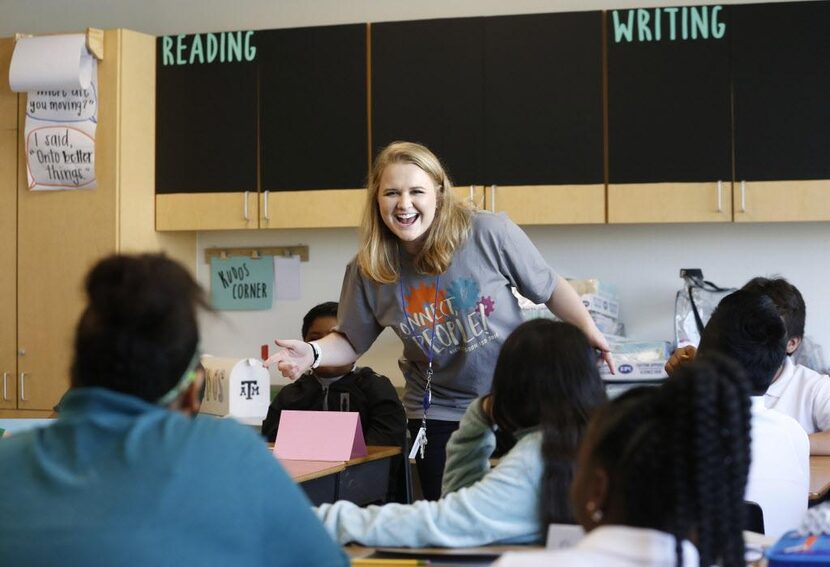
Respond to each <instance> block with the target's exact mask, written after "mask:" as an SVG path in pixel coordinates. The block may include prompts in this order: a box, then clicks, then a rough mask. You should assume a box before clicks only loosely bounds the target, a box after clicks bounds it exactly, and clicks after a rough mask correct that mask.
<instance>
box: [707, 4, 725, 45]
mask: <svg viewBox="0 0 830 567" xmlns="http://www.w3.org/2000/svg"><path fill="white" fill-rule="evenodd" d="M722 9H723V6H713V7H712V17H711V18H709V22H710V24H711V26H712V37H714V38H715V39H720V38H722V37H723V36H724V34H726V24H724V23H723V22H719V21H718V14H719V13H720V11H721V10H722Z"/></svg>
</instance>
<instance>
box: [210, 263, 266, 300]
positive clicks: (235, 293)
mask: <svg viewBox="0 0 830 567" xmlns="http://www.w3.org/2000/svg"><path fill="white" fill-rule="evenodd" d="M273 301H274V262H273V260H272V259H271V258H270V257H267V256H266V257H264V258H250V257H247V256H231V257H229V258H211V261H210V303H211V305H212V306H213V308H214V309H217V310H221V311H257V310H266V309H271V305H272V304H273Z"/></svg>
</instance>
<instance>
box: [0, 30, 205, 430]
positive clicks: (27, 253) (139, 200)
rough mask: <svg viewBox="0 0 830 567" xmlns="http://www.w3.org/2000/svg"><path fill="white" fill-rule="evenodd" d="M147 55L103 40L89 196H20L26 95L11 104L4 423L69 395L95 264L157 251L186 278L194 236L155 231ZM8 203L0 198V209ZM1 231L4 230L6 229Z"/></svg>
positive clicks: (121, 40) (132, 40)
mask: <svg viewBox="0 0 830 567" xmlns="http://www.w3.org/2000/svg"><path fill="white" fill-rule="evenodd" d="M154 51H155V39H154V38H152V37H150V36H147V35H143V34H138V33H135V32H129V31H126V30H111V31H106V32H105V60H104V61H102V62H101V63H100V64H99V66H98V85H99V91H98V92H99V114H98V128H97V133H96V174H97V188H95V189H90V190H82V191H28V189H27V180H26V173H25V172H26V168H25V162H24V152H23V135H22V132H23V128H24V124H25V102H26V97H25V96H24V95H21V96H20V97H19V112H16V113H13V116H14V119H15V120H16V121H18V120H19V123H20V132H19V133H18V135H17V136H16V139H15V141H14V144H13V146H12V148H13V149H14V152H13V154H14V158H13V160H10V159H9V156H10V154H11V152H8V151H7V150H6V146H7V144H9V143H10V140H8V139H7V138H9V136H8V134H7V131H2V134H0V140H2V142H0V160H3V162H4V163H3V167H2V168H0V172H2V174H1V175H2V177H0V179H2V183H3V184H6V183H8V179H7V178H6V175H5V172H6V171H8V170H9V169H7V167H6V166H7V165H9V164H7V163H5V162H6V161H9V163H10V164H11V168H10V169H11V170H12V171H16V172H17V175H16V180H15V182H14V183H12V184H11V185H10V188H16V191H15V190H12V191H10V193H11V194H13V195H14V196H15V199H16V219H15V220H16V222H15V223H13V224H12V226H15V227H16V230H15V234H14V235H13V236H12V237H11V238H10V239H9V240H6V239H5V238H4V239H3V241H4V244H3V246H4V248H3V249H2V250H3V257H2V258H3V262H4V264H5V263H6V257H7V256H8V255H11V254H14V255H16V261H15V264H16V265H13V266H12V268H13V269H12V270H11V271H10V273H12V274H16V278H10V279H13V280H14V279H16V291H14V292H13V293H11V295H5V294H4V296H3V297H4V302H5V301H7V298H9V297H12V298H15V299H14V300H12V301H11V302H12V303H13V305H14V309H15V310H16V313H17V316H16V321H15V330H14V332H13V333H11V334H9V333H8V330H7V329H6V327H5V326H4V327H3V331H2V334H0V337H2V340H3V361H4V362H5V361H6V357H7V352H8V351H9V350H11V351H14V352H15V356H16V360H15V361H14V363H15V366H16V368H14V369H13V370H12V371H11V372H13V373H14V377H15V381H14V382H15V384H14V387H12V384H11V383H9V384H8V392H9V393H10V394H11V393H12V392H13V395H14V398H15V399H14V403H13V404H9V403H8V401H6V403H4V405H3V406H2V407H4V408H9V409H16V412H13V413H12V415H21V414H24V412H27V411H28V412H34V413H29V415H37V412H38V411H40V412H51V410H52V408H53V406H54V405H55V404H56V403H57V402H58V400H59V399H60V397H61V396H62V395H63V393H64V392H65V391H66V390H67V388H68V387H69V368H70V365H71V361H72V350H73V349H72V341H73V336H74V330H75V325H76V323H77V320H78V317H79V315H80V313H81V311H82V309H83V306H84V304H85V298H84V291H83V280H84V277H85V276H86V273H87V272H88V270H89V269H90V267H92V265H94V263H95V262H97V261H98V260H99V259H100V258H101V257H102V256H105V255H108V254H111V253H114V252H137V251H149V250H158V249H160V248H163V249H164V250H165V251H166V252H167V253H168V255H170V256H172V257H175V258H177V259H186V260H185V261H186V263H187V265H189V266H190V267H191V269H192V268H193V264H194V262H195V240H194V238H193V237H192V236H190V235H175V237H173V236H170V235H158V234H157V233H156V232H155V231H154V229H153V225H154V223H153V220H154V207H153V202H154V191H153V178H154V165H153V164H154V161H155V159H154V158H155V151H154V148H155V132H154V128H153V124H154V123H155V122H154V116H155V105H154V100H155V99H154V97H153V92H154V85H155V58H154ZM3 68H4V69H7V68H8V67H7V66H5V67H3ZM0 116H2V119H3V120H5V119H6V118H7V117H6V116H5V115H0ZM6 195H7V192H6V191H2V198H3V199H4V201H3V203H4V204H5V202H6V199H7V196H6ZM4 208H5V207H4ZM11 209H12V210H15V207H14V206H12V207H11ZM0 214H6V213H5V211H3V212H2V213H0ZM2 230H4V231H6V230H7V228H6V227H5V225H4V226H3V227H2ZM4 234H5V233H4ZM15 241H16V250H13V251H11V253H10V254H7V253H6V246H7V244H6V243H7V242H15ZM3 285H6V282H5V279H4V284H3ZM3 305H4V311H7V307H8V306H7V305H6V304H5V303H4V304H3ZM4 325H5V321H4ZM3 371H4V372H6V370H5V369H3ZM4 415H6V414H4Z"/></svg>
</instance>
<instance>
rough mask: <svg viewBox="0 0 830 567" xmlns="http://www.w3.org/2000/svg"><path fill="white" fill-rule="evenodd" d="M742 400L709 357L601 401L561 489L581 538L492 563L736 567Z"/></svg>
mask: <svg viewBox="0 0 830 567" xmlns="http://www.w3.org/2000/svg"><path fill="white" fill-rule="evenodd" d="M749 394H750V385H749V383H748V382H747V381H746V379H745V378H744V376H743V373H742V372H741V370H740V369H739V368H738V367H737V366H735V365H734V364H733V363H732V362H731V361H729V360H727V359H725V358H723V357H719V356H716V355H712V356H710V357H700V359H699V360H697V361H695V362H694V363H693V364H691V365H689V366H687V367H685V368H683V369H682V370H680V371H678V373H677V374H676V375H675V376H672V377H671V378H669V379H668V380H667V381H666V382H665V383H664V384H663V385H661V386H660V387H656V388H654V387H651V388H649V387H641V388H636V389H632V390H629V391H628V392H626V393H625V394H623V395H622V396H620V397H618V398H616V399H615V400H613V401H611V402H610V403H609V404H607V405H606V406H605V407H603V408H602V409H600V410H599V411H598V412H597V413H596V414H595V416H594V417H593V419H592V420H591V423H590V425H589V427H588V432H587V434H586V436H585V439H584V441H583V444H582V446H581V447H580V451H579V455H578V457H577V475H576V478H575V479H574V482H573V484H572V485H571V502H572V507H573V509H574V513H575V515H576V517H577V520H578V521H579V523H580V524H581V525H582V526H583V527H584V528H585V530H586V531H587V532H588V535H586V536H585V537H584V538H583V539H582V540H581V541H580V542H579V543H578V544H577V545H576V546H575V547H573V548H571V549H567V550H559V551H548V552H541V553H540V552H536V553H516V554H507V555H505V556H504V557H502V559H501V560H500V561H499V562H498V563H497V565H499V566H501V567H512V566H522V567H525V566H531V567H532V566H534V565H540V566H541V565H563V566H579V565H586V566H590V567H595V566H597V565H602V566H603V567H616V566H623V565H644V566H649V565H674V564H676V565H683V566H698V565H700V566H708V565H715V564H717V565H721V566H723V567H738V566H742V565H744V564H745V563H744V542H743V535H742V526H743V495H744V488H745V486H746V482H747V473H748V470H749V465H750V453H749V447H750V421H751V409H750V407H751V406H750V401H749ZM690 540H693V541H694V544H693V543H692V542H691V541H690Z"/></svg>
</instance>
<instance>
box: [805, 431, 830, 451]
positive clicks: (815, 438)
mask: <svg viewBox="0 0 830 567" xmlns="http://www.w3.org/2000/svg"><path fill="white" fill-rule="evenodd" d="M807 438H808V439H809V440H810V454H811V455H830V431H819V432H817V433H813V434H811V435H808V436H807Z"/></svg>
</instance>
